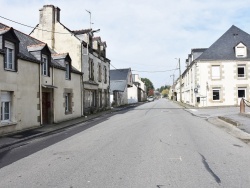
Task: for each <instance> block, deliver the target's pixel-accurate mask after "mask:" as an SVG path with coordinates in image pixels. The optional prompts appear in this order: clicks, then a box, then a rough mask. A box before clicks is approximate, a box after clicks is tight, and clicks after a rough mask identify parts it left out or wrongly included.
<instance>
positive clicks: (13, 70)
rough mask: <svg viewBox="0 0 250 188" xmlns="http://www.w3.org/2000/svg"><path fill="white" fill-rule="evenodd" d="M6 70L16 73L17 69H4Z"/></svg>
mask: <svg viewBox="0 0 250 188" xmlns="http://www.w3.org/2000/svg"><path fill="white" fill-rule="evenodd" d="M4 70H6V71H11V72H16V70H15V69H7V68H4Z"/></svg>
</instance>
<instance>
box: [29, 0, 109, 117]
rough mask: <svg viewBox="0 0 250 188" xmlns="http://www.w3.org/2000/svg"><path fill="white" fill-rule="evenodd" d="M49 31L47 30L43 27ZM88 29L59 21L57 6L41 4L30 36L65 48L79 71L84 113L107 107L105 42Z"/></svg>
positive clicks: (107, 64)
mask: <svg viewBox="0 0 250 188" xmlns="http://www.w3.org/2000/svg"><path fill="white" fill-rule="evenodd" d="M48 30H49V31H52V32H47V31H48ZM95 32H96V31H93V30H92V29H85V30H77V31H73V30H70V29H69V28H67V27H66V26H64V25H63V24H62V23H61V22H60V9H59V8H58V7H55V6H53V5H44V6H43V8H42V9H40V20H39V24H38V25H37V26H36V28H35V29H34V30H33V31H32V32H31V33H30V35H31V36H33V37H35V38H38V39H39V40H41V41H43V42H45V43H47V44H48V46H49V47H50V48H52V49H53V50H55V51H67V52H69V55H70V57H71V59H72V65H73V66H74V67H75V68H76V69H77V70H78V71H81V72H82V73H83V86H79V87H82V89H83V96H84V99H83V101H82V102H83V106H84V109H83V110H84V113H85V114H88V113H93V112H96V111H100V110H103V109H106V108H109V107H110V103H109V95H110V94H109V89H110V85H109V70H110V60H109V59H108V58H107V57H106V48H107V45H106V42H104V41H102V40H101V38H100V37H94V33H95Z"/></svg>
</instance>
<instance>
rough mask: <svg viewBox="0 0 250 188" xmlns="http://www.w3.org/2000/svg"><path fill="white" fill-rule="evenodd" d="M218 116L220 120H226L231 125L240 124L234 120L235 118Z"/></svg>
mask: <svg viewBox="0 0 250 188" xmlns="http://www.w3.org/2000/svg"><path fill="white" fill-rule="evenodd" d="M218 118H219V119H220V120H222V121H225V122H227V123H230V124H232V125H234V126H236V127H238V126H240V123H239V122H237V121H235V120H232V119H230V118H227V117H223V116H218Z"/></svg>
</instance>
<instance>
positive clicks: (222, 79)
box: [172, 26, 250, 107]
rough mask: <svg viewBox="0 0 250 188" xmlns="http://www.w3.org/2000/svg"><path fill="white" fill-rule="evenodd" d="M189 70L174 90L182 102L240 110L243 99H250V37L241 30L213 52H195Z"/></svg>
mask: <svg viewBox="0 0 250 188" xmlns="http://www.w3.org/2000/svg"><path fill="white" fill-rule="evenodd" d="M186 66H187V68H186V70H185V71H184V72H183V74H182V75H181V77H179V78H178V80H177V81H176V82H175V84H174V85H173V86H172V90H173V95H174V98H176V99H177V100H178V101H180V98H181V99H182V102H184V103H187V104H190V105H192V106H196V107H206V106H238V105H239V103H240V100H241V98H245V99H246V100H249V99H250V85H249V84H250V35H249V34H248V33H246V32H244V31H242V30H241V29H239V28H238V27H236V26H232V27H230V28H229V29H228V30H227V31H226V32H225V33H224V34H223V35H222V36H221V37H220V38H219V39H218V40H217V41H215V42H214V43H213V44H212V45H211V46H210V47H209V48H198V49H192V50H191V53H190V54H189V55H188V58H187V60H186ZM180 83H181V84H180Z"/></svg>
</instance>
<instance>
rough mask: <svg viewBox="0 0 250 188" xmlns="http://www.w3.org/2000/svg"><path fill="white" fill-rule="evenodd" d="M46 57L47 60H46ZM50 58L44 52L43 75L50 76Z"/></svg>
mask: <svg viewBox="0 0 250 188" xmlns="http://www.w3.org/2000/svg"><path fill="white" fill-rule="evenodd" d="M45 59H46V62H45V61H44V60H45ZM48 61H49V58H48V56H47V55H45V54H42V75H43V76H49V62H48Z"/></svg>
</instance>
